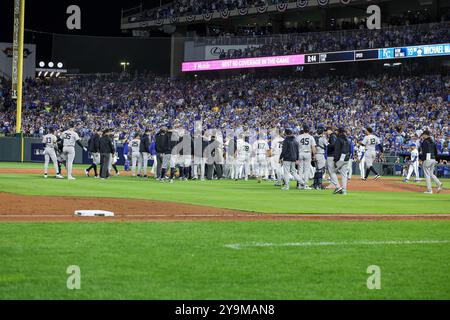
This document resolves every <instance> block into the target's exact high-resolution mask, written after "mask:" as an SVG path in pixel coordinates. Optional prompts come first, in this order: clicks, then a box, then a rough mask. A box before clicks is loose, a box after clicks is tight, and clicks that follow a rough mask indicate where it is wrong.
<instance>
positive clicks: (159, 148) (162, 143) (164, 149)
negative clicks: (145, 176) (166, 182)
mask: <svg viewBox="0 0 450 320" xmlns="http://www.w3.org/2000/svg"><path fill="white" fill-rule="evenodd" d="M169 139H170V137H169V135H168V132H167V127H162V128H161V129H160V130H159V132H158V133H157V134H156V136H155V151H156V162H157V165H156V177H157V178H158V179H159V180H162V179H164V177H163V176H162V175H161V172H162V167H163V162H164V156H165V155H166V154H167V153H169V152H170V140H169ZM165 165H167V163H165ZM164 169H167V167H166V168H164ZM164 171H165V170H164ZM164 175H165V172H164Z"/></svg>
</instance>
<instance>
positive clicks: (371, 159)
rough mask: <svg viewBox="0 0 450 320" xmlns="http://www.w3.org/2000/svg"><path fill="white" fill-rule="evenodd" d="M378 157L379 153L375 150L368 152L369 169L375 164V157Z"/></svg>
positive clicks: (367, 166) (367, 162)
mask: <svg viewBox="0 0 450 320" xmlns="http://www.w3.org/2000/svg"><path fill="white" fill-rule="evenodd" d="M376 158H377V153H376V152H375V151H367V152H366V168H367V169H369V168H370V167H372V166H373V163H374V162H375V159H376Z"/></svg>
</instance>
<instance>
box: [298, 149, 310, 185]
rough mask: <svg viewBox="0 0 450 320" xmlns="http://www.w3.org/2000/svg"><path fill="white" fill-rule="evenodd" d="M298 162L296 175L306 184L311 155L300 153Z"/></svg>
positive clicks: (308, 176)
mask: <svg viewBox="0 0 450 320" xmlns="http://www.w3.org/2000/svg"><path fill="white" fill-rule="evenodd" d="M298 160H299V164H298V174H299V176H300V177H301V178H302V180H303V181H305V183H306V182H307V181H309V178H310V175H311V153H307V152H301V153H300V155H299V159H298Z"/></svg>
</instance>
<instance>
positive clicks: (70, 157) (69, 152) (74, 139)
mask: <svg viewBox="0 0 450 320" xmlns="http://www.w3.org/2000/svg"><path fill="white" fill-rule="evenodd" d="M74 128H75V126H74V125H73V124H71V125H70V128H69V129H68V130H66V131H64V132H63V133H62V135H61V138H62V139H63V154H64V156H65V157H66V159H67V179H69V180H75V178H74V177H73V175H72V170H73V161H74V159H75V144H78V145H79V146H80V147H82V148H83V150H84V151H87V148H86V147H84V146H83V145H82V144H81V139H80V137H79V136H78V133H76V132H75V130H74Z"/></svg>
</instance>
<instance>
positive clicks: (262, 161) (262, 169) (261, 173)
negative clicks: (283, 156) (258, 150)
mask: <svg viewBox="0 0 450 320" xmlns="http://www.w3.org/2000/svg"><path fill="white" fill-rule="evenodd" d="M266 175H267V157H266V156H258V157H256V176H257V177H259V178H262V177H265V176H266Z"/></svg>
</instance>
